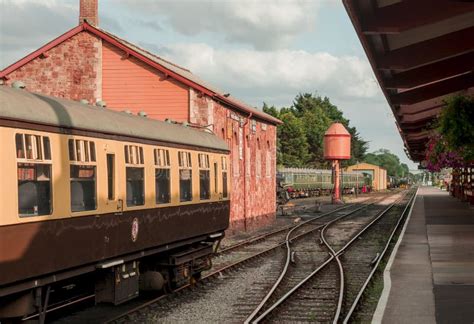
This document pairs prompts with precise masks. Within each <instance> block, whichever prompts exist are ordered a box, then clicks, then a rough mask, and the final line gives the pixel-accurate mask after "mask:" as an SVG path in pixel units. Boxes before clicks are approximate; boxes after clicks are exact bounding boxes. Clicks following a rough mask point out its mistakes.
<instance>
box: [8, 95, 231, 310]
mask: <svg viewBox="0 0 474 324" xmlns="http://www.w3.org/2000/svg"><path fill="white" fill-rule="evenodd" d="M0 96H1V97H0V100H1V105H0V179H1V181H0V318H6V317H18V316H23V315H25V314H29V313H32V312H35V311H36V310H37V309H38V308H41V309H43V308H44V306H45V301H46V300H48V298H49V296H48V298H47V297H46V295H47V294H50V293H51V294H52V292H53V291H54V292H58V291H60V290H61V289H63V288H64V287H69V288H70V287H75V286H76V285H77V283H76V282H75V280H74V279H75V278H82V279H81V282H86V283H87V284H91V285H92V287H93V290H94V291H95V298H96V302H112V303H115V304H119V303H121V302H123V301H125V300H128V299H131V298H133V297H135V296H136V295H138V291H139V285H140V286H141V287H142V288H154V289H160V288H162V287H163V286H165V287H166V286H170V287H176V286H180V285H182V284H184V283H187V282H189V280H190V279H191V278H193V277H199V275H200V273H201V271H203V270H205V269H208V268H210V266H211V260H210V256H211V255H212V253H213V245H214V243H215V242H217V241H219V240H220V239H221V238H222V237H223V235H224V230H225V229H226V228H227V227H228V225H229V196H230V192H229V189H230V187H229V176H228V171H227V170H228V154H229V150H228V147H227V145H226V143H225V142H224V141H222V140H220V139H219V138H217V137H216V136H214V135H212V134H210V133H207V132H203V131H198V130H194V129H191V128H188V127H184V126H181V125H175V124H170V123H166V122H159V121H155V120H150V119H147V118H145V117H139V116H132V115H130V114H127V113H124V112H114V111H110V110H107V109H106V108H101V107H92V106H88V105H84V104H81V103H78V102H73V101H67V100H62V99H57V98H53V97H48V96H42V95H39V94H34V93H30V92H27V91H25V90H19V89H12V88H7V87H5V86H2V87H0ZM51 298H53V297H51ZM51 298H49V300H50V301H51Z"/></svg>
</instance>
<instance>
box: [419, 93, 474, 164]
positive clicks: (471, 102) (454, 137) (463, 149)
mask: <svg viewBox="0 0 474 324" xmlns="http://www.w3.org/2000/svg"><path fill="white" fill-rule="evenodd" d="M432 131H433V135H432V136H431V137H430V139H429V141H428V143H427V146H426V157H425V158H426V161H427V168H428V170H430V171H433V172H438V171H440V170H441V169H442V168H458V167H466V166H470V165H472V164H473V160H474V98H472V97H469V96H461V95H457V96H454V97H452V98H450V99H449V100H448V101H447V102H446V107H444V108H443V110H442V112H441V114H440V116H439V117H438V120H437V125H436V127H435V128H434V129H433V130H432Z"/></svg>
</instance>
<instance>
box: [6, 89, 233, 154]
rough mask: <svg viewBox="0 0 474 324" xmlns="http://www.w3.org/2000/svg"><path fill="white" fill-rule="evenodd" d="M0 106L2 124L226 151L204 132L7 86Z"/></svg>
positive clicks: (215, 138)
mask: <svg viewBox="0 0 474 324" xmlns="http://www.w3.org/2000/svg"><path fill="white" fill-rule="evenodd" d="M0 103H1V105H0V119H4V120H14V121H24V122H29V123H34V124H40V125H48V126H56V127H61V128H69V129H79V130H85V131H91V132H96V133H104V134H112V135H122V136H126V137H133V138H141V139H147V140H152V141H160V142H166V143H173V144H180V145H186V146H196V147H201V148H207V149H213V150H220V151H228V150H229V149H228V147H227V144H226V143H225V141H223V140H221V139H220V138H218V137H217V136H215V135H213V134H210V133H208V132H205V131H199V130H196V129H192V128H190V127H185V126H182V125H177V124H172V123H167V122H162V121H157V120H153V119H148V118H145V117H140V116H136V115H131V114H129V113H126V112H117V111H113V110H109V109H107V108H102V107H95V106H90V105H85V104H82V103H79V102H76V101H72V100H65V99H60V98H56V97H50V96H45V95H41V94H37V93H32V92H28V91H26V90H20V89H13V88H9V87H7V86H0Z"/></svg>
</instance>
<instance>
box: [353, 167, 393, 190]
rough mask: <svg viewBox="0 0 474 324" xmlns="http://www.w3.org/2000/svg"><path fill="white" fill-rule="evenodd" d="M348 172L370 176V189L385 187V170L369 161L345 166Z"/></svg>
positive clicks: (382, 188)
mask: <svg viewBox="0 0 474 324" xmlns="http://www.w3.org/2000/svg"><path fill="white" fill-rule="evenodd" d="M347 171H348V172H360V173H366V174H369V175H370V176H371V177H372V189H373V190H375V191H379V190H384V189H387V170H385V169H384V168H382V167H379V166H378V165H374V164H370V163H359V164H355V165H351V166H349V167H347Z"/></svg>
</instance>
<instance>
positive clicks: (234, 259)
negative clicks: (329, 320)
mask: <svg viewBox="0 0 474 324" xmlns="http://www.w3.org/2000/svg"><path fill="white" fill-rule="evenodd" d="M384 197H386V195H384ZM375 200H377V198H376V199H372V201H371V202H364V205H362V206H361V205H359V204H351V205H346V206H343V207H341V208H338V209H336V210H333V211H330V212H327V213H323V214H319V215H318V216H315V217H312V218H309V219H307V220H305V221H304V222H301V223H299V224H295V225H292V226H289V227H286V228H282V229H279V230H275V231H273V232H271V233H266V234H265V235H261V236H259V237H254V238H252V239H249V240H246V241H244V242H241V243H240V244H236V245H233V246H229V247H226V248H225V249H222V250H221V251H219V253H218V256H217V258H216V259H215V260H214V268H213V270H212V271H209V272H207V273H205V274H204V276H203V278H202V280H201V281H200V282H199V283H198V284H197V285H196V286H194V285H187V286H184V287H181V288H179V289H177V290H176V291H174V293H173V294H169V295H161V296H158V297H146V298H143V299H141V300H137V301H132V302H130V303H127V305H124V306H120V307H110V306H102V305H99V306H98V307H93V309H92V311H90V310H88V309H86V310H85V311H84V313H85V314H86V315H81V313H82V312H81V311H80V312H78V313H77V314H76V315H75V316H73V318H72V319H71V318H70V317H65V318H64V320H62V319H60V320H59V322H60V323H66V322H68V323H70V322H83V321H87V320H96V321H97V322H127V321H128V320H131V319H133V318H134V316H136V315H134V314H143V313H147V309H150V310H154V311H159V307H160V306H156V305H160V304H170V303H171V304H173V300H174V301H175V302H176V303H177V304H179V300H181V299H182V298H183V296H186V295H187V292H189V291H193V290H198V291H199V290H203V291H205V290H207V289H211V288H210V287H212V286H213V283H212V282H213V281H215V282H222V281H223V280H215V279H216V278H217V279H219V278H221V279H222V278H224V279H228V280H230V279H232V278H234V277H238V276H239V274H238V273H239V271H240V270H239V269H242V268H246V267H249V266H250V267H251V266H252V264H255V263H261V262H262V261H261V260H266V261H265V262H267V261H268V260H272V261H271V263H272V266H271V267H270V268H269V269H268V277H269V278H273V281H275V280H276V279H277V277H278V275H279V273H280V270H281V267H282V264H283V263H284V262H285V260H286V259H287V256H286V255H285V253H284V250H283V249H281V248H280V249H279V248H278V247H282V246H284V245H285V244H286V242H290V243H293V242H294V243H297V244H299V246H300V250H298V251H296V252H297V253H296V254H293V258H294V259H295V260H296V261H297V262H299V261H300V260H302V259H305V258H306V257H307V256H308V255H311V254H313V255H314V260H319V258H320V257H321V256H317V255H315V254H317V253H315V252H313V251H309V249H310V245H308V244H307V243H304V240H303V239H302V238H305V237H312V239H310V241H314V243H317V242H316V239H317V237H318V236H317V235H316V234H317V233H318V230H320V229H321V228H322V227H323V226H324V225H325V224H327V223H328V222H329V221H331V220H334V219H336V218H339V217H341V216H344V217H347V216H348V215H351V214H353V213H355V212H357V211H358V210H361V209H364V208H367V205H368V204H369V203H370V204H374V203H375ZM312 233H315V235H311V234H312ZM286 235H288V237H286ZM286 238H287V239H288V240H287V241H286ZM300 241H301V242H302V243H300ZM318 245H319V244H318ZM305 246H306V247H305ZM305 249H306V250H305ZM231 255H232V256H231ZM324 255H326V256H327V253H325V254H324ZM291 261H292V260H291V258H290V262H291ZM329 277H331V275H329ZM332 277H334V276H332ZM331 280H335V279H334V278H331ZM331 286H335V284H334V282H333V281H328V282H324V280H322V288H321V289H323V290H322V291H323V292H327V291H330V288H329V287H331ZM325 287H326V288H325ZM254 288H255V289H257V290H259V291H260V294H252V296H253V297H255V296H260V299H261V298H263V294H264V292H265V291H267V290H268V283H263V284H262V285H261V286H260V287H251V288H250V289H249V291H252V290H253V289H254ZM197 294H199V292H197ZM155 296H156V295H155ZM88 297H89V298H90V299H92V298H93V295H91V296H88ZM170 300H171V301H170ZM164 301H166V303H163V302H164ZM257 303H258V299H257V300H255V301H254V305H249V304H248V302H247V306H246V307H247V312H245V310H244V309H243V308H242V310H241V313H240V314H234V315H233V319H234V320H235V319H237V320H240V319H241V322H243V321H244V320H245V318H246V317H247V316H248V314H249V313H251V311H252V306H253V307H255V305H256V304H257ZM243 304H244V303H242V305H241V306H242V307H243ZM237 306H238V305H237ZM249 307H250V308H249ZM238 308H240V307H238ZM87 313H89V314H88V315H87ZM234 316H235V317H234Z"/></svg>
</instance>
